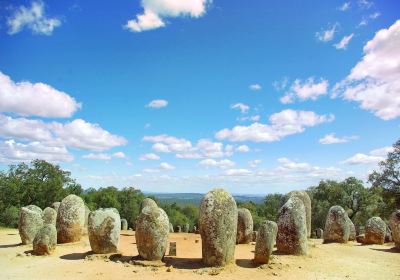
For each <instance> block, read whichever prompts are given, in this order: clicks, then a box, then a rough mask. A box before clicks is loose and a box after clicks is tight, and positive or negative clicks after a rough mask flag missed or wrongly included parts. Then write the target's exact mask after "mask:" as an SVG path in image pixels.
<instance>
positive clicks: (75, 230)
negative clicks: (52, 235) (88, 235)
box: [57, 194, 85, 243]
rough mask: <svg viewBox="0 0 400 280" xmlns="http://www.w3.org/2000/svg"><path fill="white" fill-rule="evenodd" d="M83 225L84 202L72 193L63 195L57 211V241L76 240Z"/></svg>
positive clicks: (80, 233) (79, 236)
mask: <svg viewBox="0 0 400 280" xmlns="http://www.w3.org/2000/svg"><path fill="white" fill-rule="evenodd" d="M84 226H85V203H84V202H83V200H82V198H80V197H79V196H76V195H74V194H70V195H68V196H67V197H65V198H64V199H63V200H62V201H61V204H60V207H59V208H58V213H57V243H69V242H76V241H79V240H80V239H81V236H82V232H83V229H84Z"/></svg>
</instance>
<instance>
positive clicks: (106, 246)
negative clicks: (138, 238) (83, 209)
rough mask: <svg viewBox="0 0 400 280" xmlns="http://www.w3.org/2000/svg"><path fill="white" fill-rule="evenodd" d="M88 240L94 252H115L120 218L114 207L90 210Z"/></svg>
mask: <svg viewBox="0 0 400 280" xmlns="http://www.w3.org/2000/svg"><path fill="white" fill-rule="evenodd" d="M88 233H89V242H90V247H92V251H93V252H94V253H96V254H109V253H116V252H117V250H118V244H119V235H120V233H121V220H120V217H119V213H118V210H117V209H115V208H104V209H103V208H100V209H98V210H96V211H93V212H90V214H89V221H88Z"/></svg>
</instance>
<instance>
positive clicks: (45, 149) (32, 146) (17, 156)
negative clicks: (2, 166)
mask: <svg viewBox="0 0 400 280" xmlns="http://www.w3.org/2000/svg"><path fill="white" fill-rule="evenodd" d="M33 159H42V160H46V161H50V162H56V163H57V162H70V161H72V160H73V159H74V157H73V156H72V155H71V154H70V153H68V151H67V149H66V148H65V146H63V145H61V144H59V143H56V142H51V141H48V142H38V141H35V142H29V143H26V144H24V143H17V142H15V141H14V140H7V141H3V142H0V162H3V163H17V162H27V161H31V160H33Z"/></svg>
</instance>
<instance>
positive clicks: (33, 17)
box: [7, 0, 61, 35]
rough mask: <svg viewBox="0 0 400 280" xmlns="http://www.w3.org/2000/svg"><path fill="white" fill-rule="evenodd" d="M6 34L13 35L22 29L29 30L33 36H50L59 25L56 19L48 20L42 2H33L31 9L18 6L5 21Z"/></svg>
mask: <svg viewBox="0 0 400 280" xmlns="http://www.w3.org/2000/svg"><path fill="white" fill-rule="evenodd" d="M7 25H8V34H10V35H13V34H16V33H18V32H20V31H21V30H22V29H24V28H25V27H26V28H29V29H30V30H31V31H32V32H33V33H35V34H43V35H51V34H52V33H53V30H54V29H55V28H56V27H58V26H60V25H61V21H60V20H59V19H58V18H48V17H46V15H45V12H44V3H43V2H42V1H40V0H39V1H33V2H32V3H31V7H25V6H20V7H19V8H18V9H17V10H16V11H15V13H14V14H13V15H12V16H11V17H9V18H8V19H7Z"/></svg>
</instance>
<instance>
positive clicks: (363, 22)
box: [358, 12, 381, 27]
mask: <svg viewBox="0 0 400 280" xmlns="http://www.w3.org/2000/svg"><path fill="white" fill-rule="evenodd" d="M380 15H381V13H379V12H375V13H373V14H370V15H369V16H363V18H362V20H361V21H360V23H359V24H358V27H362V26H366V25H368V22H369V20H374V19H377V18H378V17H380Z"/></svg>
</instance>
